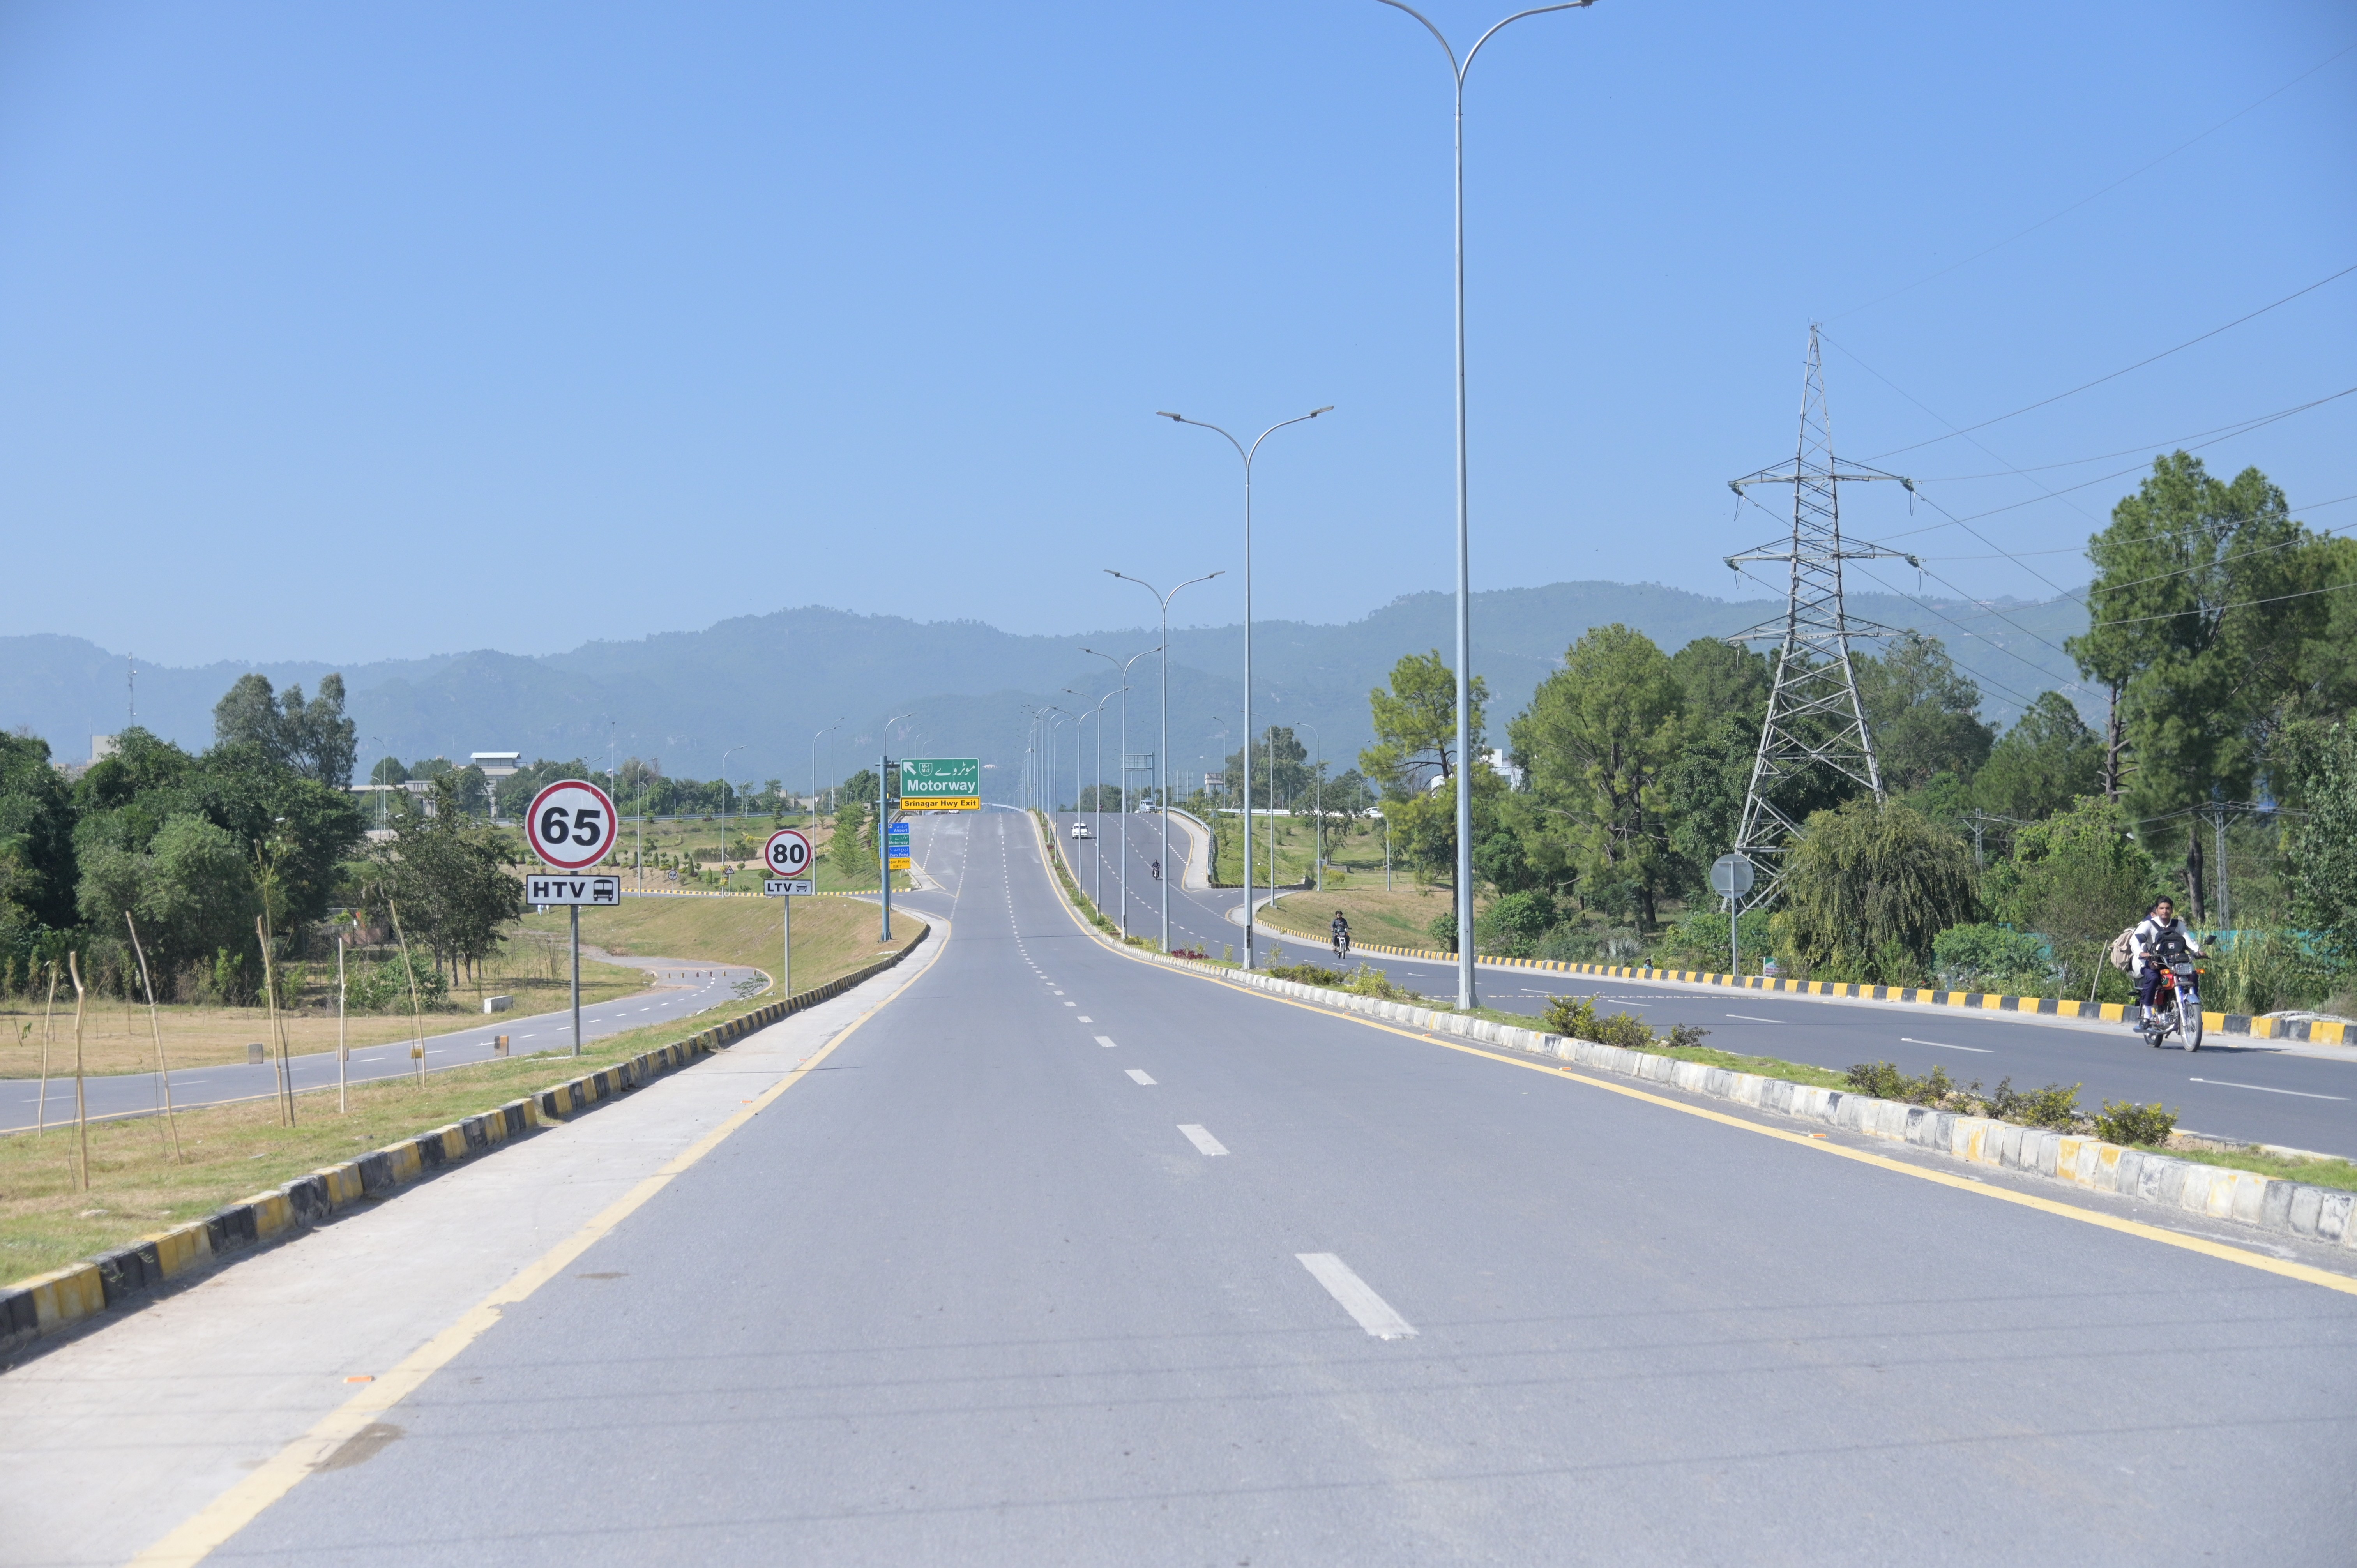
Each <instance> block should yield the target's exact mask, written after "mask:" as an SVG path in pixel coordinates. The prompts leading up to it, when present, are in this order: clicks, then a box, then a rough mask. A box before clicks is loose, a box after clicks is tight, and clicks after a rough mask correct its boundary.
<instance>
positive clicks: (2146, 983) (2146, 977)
mask: <svg viewBox="0 0 2357 1568" xmlns="http://www.w3.org/2000/svg"><path fill="white" fill-rule="evenodd" d="M2129 946H2130V949H2131V950H2132V951H2133V952H2134V954H2135V961H2136V1018H2135V1019H2134V1021H2133V1022H2134V1026H2135V1027H2136V1028H2138V1029H2142V1028H2143V1027H2144V1026H2145V1024H2146V1022H2147V1020H2148V1019H2149V1018H2150V1017H2151V1015H2152V993H2153V992H2154V991H2155V990H2156V989H2158V986H2159V984H2160V972H2161V966H2162V965H2164V964H2166V963H2168V962H2169V961H2170V960H2171V959H2173V958H2177V957H2180V956H2191V957H2194V958H2199V957H2201V944H2200V943H2199V942H2197V941H2195V940H2193V933H2192V932H2191V931H2190V930H2188V929H2186V926H2185V922H2184V921H2182V920H2180V919H2179V918H2177V905H2176V902H2175V901H2174V900H2172V899H2169V898H2163V899H2161V900H2160V901H2159V902H2158V903H2157V904H2155V905H2154V906H2153V907H2152V908H2151V910H2150V911H2149V912H2148V913H2147V914H2146V916H2145V918H2143V919H2142V920H2140V921H2138V922H2137V923H2136V929H2135V930H2133V931H2131V932H2130V933H2129Z"/></svg>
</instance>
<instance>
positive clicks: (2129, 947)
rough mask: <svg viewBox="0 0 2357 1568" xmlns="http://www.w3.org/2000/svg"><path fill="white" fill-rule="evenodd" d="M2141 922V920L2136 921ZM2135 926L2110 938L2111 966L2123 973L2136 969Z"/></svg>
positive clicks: (2139, 923)
mask: <svg viewBox="0 0 2357 1568" xmlns="http://www.w3.org/2000/svg"><path fill="white" fill-rule="evenodd" d="M2137 924H2138V925H2141V924H2143V922H2142V921H2138V922H2137ZM2112 967H2113V968H2114V969H2116V970H2118V971H2119V972H2121V973H2123V974H2128V973H2133V972H2135V970H2136V926H2130V927H2129V928H2128V929H2126V930H2125V931H2122V932H2121V933H2120V934H2119V935H2118V936H2116V937H2114V938H2113V939H2112Z"/></svg>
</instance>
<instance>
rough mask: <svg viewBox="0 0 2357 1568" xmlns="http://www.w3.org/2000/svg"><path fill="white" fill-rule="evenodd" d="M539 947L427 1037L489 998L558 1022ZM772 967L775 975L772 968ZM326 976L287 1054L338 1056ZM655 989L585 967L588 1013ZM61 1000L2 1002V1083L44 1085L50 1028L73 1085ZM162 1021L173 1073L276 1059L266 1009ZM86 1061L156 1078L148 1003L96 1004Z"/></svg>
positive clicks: (389, 1022)
mask: <svg viewBox="0 0 2357 1568" xmlns="http://www.w3.org/2000/svg"><path fill="white" fill-rule="evenodd" d="M539 945H540V944H537V943H535V944H530V945H529V946H528V947H527V945H526V944H521V943H518V944H511V952H512V953H513V954H514V958H513V960H512V961H511V965H510V966H509V967H506V968H504V969H502V968H500V965H499V961H496V960H495V961H492V962H490V963H487V964H486V965H485V973H484V976H483V981H482V984H481V985H480V987H477V986H476V985H473V984H469V985H468V986H467V987H465V988H464V989H463V990H457V991H454V992H453V993H451V1004H450V1005H447V1006H445V1007H443V1008H441V1009H439V1010H436V1009H431V1008H429V1009H427V1011H426V1013H425V1032H426V1034H428V1035H444V1034H448V1033H449V1032H450V1031H451V1030H453V1029H463V1028H467V1027H468V1026H471V1025H473V1024H477V1023H480V1022H482V1021H483V1018H482V1002H481V998H482V997H483V996H502V995H505V996H513V997H514V998H515V1006H514V1008H513V1009H512V1010H511V1011H510V1012H507V1013H502V1014H499V1015H496V1016H497V1017H498V1018H500V1019H501V1020H506V1019H510V1018H520V1017H524V1016H528V1015H531V1014H534V1013H551V1012H554V1011H557V1010H558V1009H560V1008H563V1007H565V1006H567V1005H568V1004H569V1000H570V993H569V991H568V986H569V984H570V981H569V977H552V976H551V975H550V974H549V973H548V972H547V971H548V968H549V966H548V965H547V964H546V963H545V962H544V961H543V957H542V954H541V953H540V952H538V951H537V950H536V949H537V948H538V947H539ZM306 967H307V970H308V971H309V972H311V973H312V974H314V975H316V973H317V971H318V969H319V968H320V967H321V966H319V965H318V964H317V963H313V964H309V965H307V966H306ZM770 967H771V969H772V970H774V969H775V968H776V966H775V965H774V964H772V965H771V966H770ZM326 968H327V980H326V982H325V983H324V984H323V983H319V982H318V981H317V980H316V979H313V980H311V981H310V982H309V983H307V984H306V985H305V987H304V991H303V997H302V1004H301V1005H300V1006H298V1007H296V1008H292V1009H289V1010H287V1011H285V1012H283V1013H281V1014H280V1015H279V1016H280V1022H281V1023H282V1024H283V1025H284V1026H285V1030H286V1039H287V1045H288V1048H289V1049H291V1050H292V1051H293V1053H294V1054H295V1055H296V1056H298V1057H299V1056H308V1055H310V1054H312V1053H314V1052H317V1051H332V1050H334V1049H335V1048H336V972H335V965H334V961H333V960H332V958H331V959H330V960H329V961H328V964H327V966H326ZM648 984H649V980H648V977H647V975H646V974H645V973H644V972H642V971H640V970H636V969H630V968H627V967H625V966H623V965H619V964H608V963H598V962H597V961H594V960H592V959H589V958H587V957H586V956H585V957H584V958H583V959H582V961H581V1002H582V1004H583V1005H584V1006H587V1005H588V1004H591V1003H593V1002H609V1001H611V1000H613V999H614V998H615V997H617V996H629V995H632V994H634V993H638V992H640V991H643V990H645V989H646V987H647V985H648ZM43 1012H44V1004H43V1003H42V1001H41V1000H39V999H38V998H37V999H35V1000H34V1001H32V1002H29V1003H27V1002H26V1001H25V1000H24V999H23V998H21V997H12V998H9V999H8V1000H7V1001H5V1003H0V1078H38V1077H39V1076H40V1073H41V1055H42V1036H43V1034H44V1031H45V1029H46V1031H47V1033H48V1036H49V1040H48V1061H49V1067H48V1073H49V1077H51V1078H52V1079H56V1078H67V1079H70V1078H72V1077H73V1069H74V1026H73V1025H74V1009H73V989H72V987H71V986H70V985H61V986H59V997H58V1002H57V1009H56V1013H55V1015H53V1016H52V1017H50V1018H48V1020H46V1022H45V1020H44V1017H43ZM156 1023H157V1024H158V1025H159V1026H161V1028H162V1031H163V1036H164V1053H165V1057H166V1058H167V1060H168V1061H169V1062H170V1064H171V1067H172V1070H173V1071H174V1072H178V1071H179V1070H180V1069H182V1068H199V1067H212V1066H218V1065H220V1064H221V1063H224V1062H242V1061H243V1060H245V1047H246V1046H247V1045H248V1044H249V1043H251V1042H253V1041H257V1040H258V1041H261V1042H263V1043H264V1044H265V1045H268V1046H269V1047H270V1049H271V1054H272V1055H273V1056H275V1055H276V1053H277V1046H276V1044H275V1042H274V1041H273V1040H272V1038H271V1034H270V1014H269V1010H268V1009H266V1008H263V1007H221V1006H214V1005H210V1004H182V1003H177V1002H167V1003H163V1004H158V1005H157V1007H156ZM346 1026H347V1028H348V1029H349V1031H350V1033H349V1035H348V1036H347V1037H348V1038H349V1039H350V1043H351V1045H352V1047H353V1048H354V1049H358V1048H360V1047H363V1046H381V1045H384V1044H387V1043H388V1042H391V1041H394V1040H406V1039H408V1038H410V1037H411V1036H412V1035H413V1034H414V1032H415V1026H414V1024H413V1023H412V1022H411V1018H410V1014H409V1012H408V1010H407V1009H406V1008H404V1009H402V1010H401V1011H399V1012H395V1013H354V1014H352V1015H350V1018H349V1019H348V1020H347V1021H346ZM82 1060H83V1064H84V1070H85V1071H87V1072H89V1073H90V1074H91V1076H93V1077H96V1076H100V1075H102V1074H106V1073H132V1072H149V1071H152V1070H153V1069H155V1066H156V1036H155V1034H154V1033H153V1032H152V1031H151V1030H150V1029H149V1027H148V1023H147V1008H146V1005H145V1004H144V1003H137V1002H125V1001H124V1000H123V999H122V998H120V997H112V996H110V997H100V996H96V995H93V996H91V999H90V1002H89V1004H88V1006H87V1007H86V1009H85V1010H84V1013H83V1015H82Z"/></svg>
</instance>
